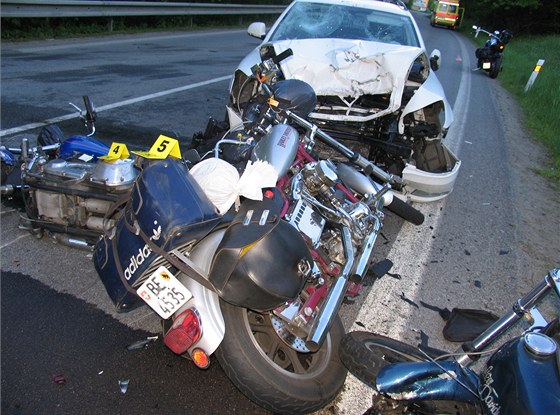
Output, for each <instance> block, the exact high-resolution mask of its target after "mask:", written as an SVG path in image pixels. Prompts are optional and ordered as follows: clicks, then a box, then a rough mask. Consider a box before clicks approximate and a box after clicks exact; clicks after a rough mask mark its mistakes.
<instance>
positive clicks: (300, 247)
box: [209, 197, 313, 311]
mask: <svg viewBox="0 0 560 415" xmlns="http://www.w3.org/2000/svg"><path fill="white" fill-rule="evenodd" d="M278 199H280V197H278ZM279 208H280V206H278V205H277V204H276V202H275V201H273V200H269V199H267V198H264V199H263V201H262V202H261V201H253V200H245V201H244V202H243V203H242V204H241V207H240V210H239V212H238V213H237V215H236V216H235V218H234V219H233V221H232V222H231V224H230V225H229V226H228V228H227V229H226V231H225V234H224V237H223V239H222V241H221V242H220V245H219V246H218V249H217V251H216V254H215V256H214V259H213V261H212V267H211V269H210V276H209V280H210V282H211V283H212V284H213V285H214V287H215V288H216V290H217V291H218V293H219V294H220V297H221V298H222V299H223V300H225V301H227V302H229V303H231V304H233V305H236V306H239V307H245V308H249V309H252V310H256V311H268V310H272V309H274V308H276V307H278V306H280V305H282V304H284V303H285V302H286V301H290V300H293V299H294V298H296V297H297V296H298V295H299V293H300V291H301V290H302V288H303V285H304V284H305V281H306V277H307V274H309V271H310V270H311V264H312V263H313V257H312V256H311V253H310V252H309V249H308V247H307V244H306V243H305V240H304V239H303V238H302V236H301V234H300V233H299V232H298V231H297V229H296V228H294V227H293V226H292V225H290V224H289V223H287V222H286V221H283V220H280V219H279V212H280V209H279Z"/></svg>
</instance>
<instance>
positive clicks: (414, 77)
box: [407, 53, 430, 84]
mask: <svg viewBox="0 0 560 415" xmlns="http://www.w3.org/2000/svg"><path fill="white" fill-rule="evenodd" d="M429 74H430V62H429V60H428V57H427V56H426V54H424V53H423V54H421V55H420V56H418V57H417V58H416V59H415V60H414V62H413V63H412V65H411V66H410V70H409V71H408V77H407V80H408V81H410V82H417V83H419V84H422V83H424V81H425V80H426V79H428V75H429Z"/></svg>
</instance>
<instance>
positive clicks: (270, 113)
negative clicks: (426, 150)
mask: <svg viewBox="0 0 560 415" xmlns="http://www.w3.org/2000/svg"><path fill="white" fill-rule="evenodd" d="M263 90H265V91H267V92H268V96H267V98H266V99H265V98H264V97H263V100H262V101H261V102H260V106H259V108H256V107H255V108H254V111H253V112H252V114H253V118H252V120H247V129H241V130H237V131H234V132H231V134H230V135H228V134H226V135H225V136H224V137H223V138H221V139H220V140H218V141H217V142H215V143H214V144H213V145H212V147H211V150H210V153H209V155H208V157H204V154H203V157H202V161H199V162H198V163H196V164H195V165H194V166H193V167H192V168H191V169H187V167H186V163H185V161H184V160H183V159H181V158H166V159H163V160H162V159H159V160H158V159H150V158H139V159H138V162H137V165H138V168H139V169H140V174H139V176H138V179H137V181H136V182H135V184H134V186H133V189H132V192H131V195H130V198H129V202H128V203H127V205H126V207H125V209H124V213H123V216H122V217H121V218H120V219H119V220H118V221H117V224H116V226H115V227H114V228H113V229H112V231H111V232H109V233H108V234H107V235H105V236H104V237H103V238H102V239H101V240H100V241H99V243H98V244H97V245H96V249H95V251H94V255H93V261H94V265H95V268H96V270H97V272H98V274H99V276H100V278H101V280H102V281H103V283H104V285H105V287H106V289H107V292H108V294H109V296H110V297H111V299H112V301H113V302H114V304H115V306H116V309H117V310H118V311H120V312H125V311H129V310H131V309H133V308H135V307H137V306H140V305H145V304H146V303H147V304H148V305H150V306H151V307H152V308H153V310H154V311H155V312H156V313H157V314H158V315H159V316H160V317H161V318H162V320H163V341H164V343H165V344H166V346H167V347H169V348H170V349H171V350H172V351H173V352H175V353H176V354H178V355H183V356H185V357H188V358H190V359H191V360H192V361H193V362H194V364H195V365H197V366H198V367H200V368H206V367H208V365H209V364H210V358H211V355H215V356H216V357H217V360H218V361H219V363H220V365H221V366H222V367H223V369H224V371H225V373H226V374H227V375H228V377H229V378H230V379H231V380H232V382H233V383H234V384H235V385H236V386H237V387H238V388H239V389H240V390H241V392H243V393H244V394H245V395H246V396H247V397H248V398H249V399H251V400H253V401H254V402H256V403H257V404H258V405H260V406H262V407H264V408H266V409H268V410H271V411H273V412H275V413H308V412H312V411H315V410H318V409H320V408H322V407H324V406H325V405H327V404H328V403H329V402H331V401H332V400H333V399H334V398H335V397H336V395H337V394H338V392H339V391H340V390H341V388H342V386H343V384H344V379H345V376H346V370H345V368H344V367H343V366H342V364H341V363H340V360H339V358H338V345H339V343H340V339H341V338H342V336H343V335H344V328H343V325H342V322H341V319H340V316H339V310H340V308H341V305H342V303H343V300H344V298H345V297H346V295H347V294H349V293H350V290H351V289H352V288H353V287H359V285H360V284H361V281H362V280H363V279H364V277H365V276H366V273H367V272H368V268H369V266H370V263H371V261H372V260H373V258H372V257H373V248H374V244H375V241H376V238H377V236H378V235H379V233H380V230H381V227H382V221H383V217H384V214H383V207H384V206H385V205H390V204H392V203H393V202H394V203H396V204H399V203H400V204H402V205H404V206H401V208H402V211H401V213H402V214H403V215H404V216H409V217H410V219H411V220H413V221H415V222H416V223H419V222H421V221H422V220H423V216H422V214H421V213H420V212H418V211H416V210H415V209H414V208H412V207H411V206H410V205H407V204H405V203H404V202H402V201H400V200H398V199H397V198H392V192H391V186H390V183H391V182H393V181H394V178H393V177H392V176H391V175H389V174H388V173H386V172H384V171H383V170H381V169H379V168H378V167H377V166H375V165H374V164H373V163H371V162H370V161H368V160H367V159H366V158H365V157H363V156H361V155H360V154H359V153H356V152H354V151H352V150H350V149H349V148H347V147H345V146H344V145H342V144H341V143H339V142H338V141H337V140H335V139H334V138H332V137H330V136H329V135H328V134H326V133H325V132H323V131H321V130H320V129H318V128H317V127H316V126H314V125H313V124H311V123H309V122H308V121H306V119H305V115H307V114H306V113H307V112H308V111H310V110H311V109H312V108H313V107H314V104H315V100H316V97H315V93H314V91H313V89H312V88H311V87H310V86H309V85H307V84H305V83H304V82H302V81H296V80H288V81H283V82H278V83H276V84H275V85H273V86H271V87H270V88H266V87H265V88H263ZM318 141H321V142H322V143H323V144H324V145H327V146H330V147H331V148H332V149H333V151H334V152H337V153H338V154H340V156H341V157H343V158H345V159H346V162H338V161H333V160H320V159H316V158H315V157H314V156H313V147H314V145H315V143H316V142H318ZM228 147H229V148H228ZM234 159H235V160H234ZM226 160H230V161H231V162H229V161H226ZM234 164H235V165H234ZM240 172H241V174H240ZM239 174H240V175H239ZM397 200H398V201H397ZM395 201H397V202H395ZM351 294H354V292H352V293H351Z"/></svg>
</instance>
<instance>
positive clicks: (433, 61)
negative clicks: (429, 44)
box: [430, 49, 441, 71]
mask: <svg viewBox="0 0 560 415" xmlns="http://www.w3.org/2000/svg"><path fill="white" fill-rule="evenodd" d="M440 64H441V52H440V51H439V49H434V50H433V51H432V53H431V54H430V67H431V68H432V70H433V71H437V70H438V69H439V66H440Z"/></svg>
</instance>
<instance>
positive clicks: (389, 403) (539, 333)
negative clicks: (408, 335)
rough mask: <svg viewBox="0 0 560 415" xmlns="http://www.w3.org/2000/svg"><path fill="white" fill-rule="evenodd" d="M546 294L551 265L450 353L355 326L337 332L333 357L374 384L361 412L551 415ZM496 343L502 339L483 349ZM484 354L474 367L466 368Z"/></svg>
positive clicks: (558, 364) (553, 393) (557, 276)
mask: <svg viewBox="0 0 560 415" xmlns="http://www.w3.org/2000/svg"><path fill="white" fill-rule="evenodd" d="M554 294H555V295H554ZM547 297H549V298H547ZM545 299H546V301H545ZM554 299H556V300H560V269H553V270H551V271H550V272H549V273H548V274H547V275H546V276H545V277H544V279H543V280H542V281H541V282H540V283H538V284H537V285H536V286H535V287H534V288H533V289H532V290H531V291H530V292H529V293H528V294H526V295H525V296H523V297H522V298H520V299H519V300H517V301H516V302H515V303H514V304H513V307H512V309H511V310H510V311H508V312H507V313H505V314H504V315H503V316H502V317H501V318H500V319H498V320H497V321H496V322H494V323H493V324H492V325H490V326H489V327H488V328H487V329H486V330H485V331H484V332H482V334H480V335H479V336H478V337H476V338H475V339H474V340H472V341H468V342H466V343H463V344H462V346H461V347H460V348H459V349H458V350H457V351H456V352H454V353H449V354H441V353H435V352H434V351H430V352H424V351H422V350H421V349H419V348H416V347H413V346H410V345H408V344H406V343H402V342H400V341H397V340H393V339H390V338H388V337H384V336H381V335H377V334H374V333H370V332H364V331H355V332H350V333H348V334H347V335H346V336H345V337H344V338H343V340H342V342H341V345H340V358H341V360H342V362H343V363H344V365H345V366H346V367H347V368H348V370H349V371H350V372H351V373H352V374H354V375H355V376H356V377H357V378H358V379H360V380H361V381H362V382H364V383H365V384H367V385H368V386H370V387H372V388H373V389H374V390H375V392H374V395H373V405H372V407H371V408H370V409H368V411H367V412H366V413H367V414H370V415H373V414H434V413H457V414H459V413H460V414H462V415H463V414H467V415H468V414H508V415H525V414H535V415H548V414H557V413H560V350H559V346H558V341H559V340H560V322H559V318H558V315H557V314H556V315H555V316H554V318H553V319H551V318H550V317H548V320H550V321H547V318H546V317H545V314H544V313H543V312H542V311H540V310H542V309H544V308H546V307H545V306H546V305H553V306H554V307H555V308H554V310H555V311H556V313H557V311H558V310H559V308H558V302H557V301H555V300H554ZM549 300H550V301H549ZM523 321H524V322H528V323H529V325H530V327H529V328H528V329H527V330H525V331H523V333H522V334H521V335H515V336H513V338H512V336H511V333H510V330H511V329H513V327H517V326H518V325H519V324H521V322H523ZM498 341H503V343H502V344H501V345H499V346H496V347H493V348H491V347H492V346H493V345H494V344H495V343H496V342H498ZM442 353H443V352H442ZM488 356H489V358H488V359H487V360H486V362H485V364H484V365H483V368H482V370H479V372H478V373H477V372H475V371H474V370H473V369H471V366H472V365H473V364H474V363H475V362H477V361H478V359H480V358H481V357H488Z"/></svg>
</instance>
